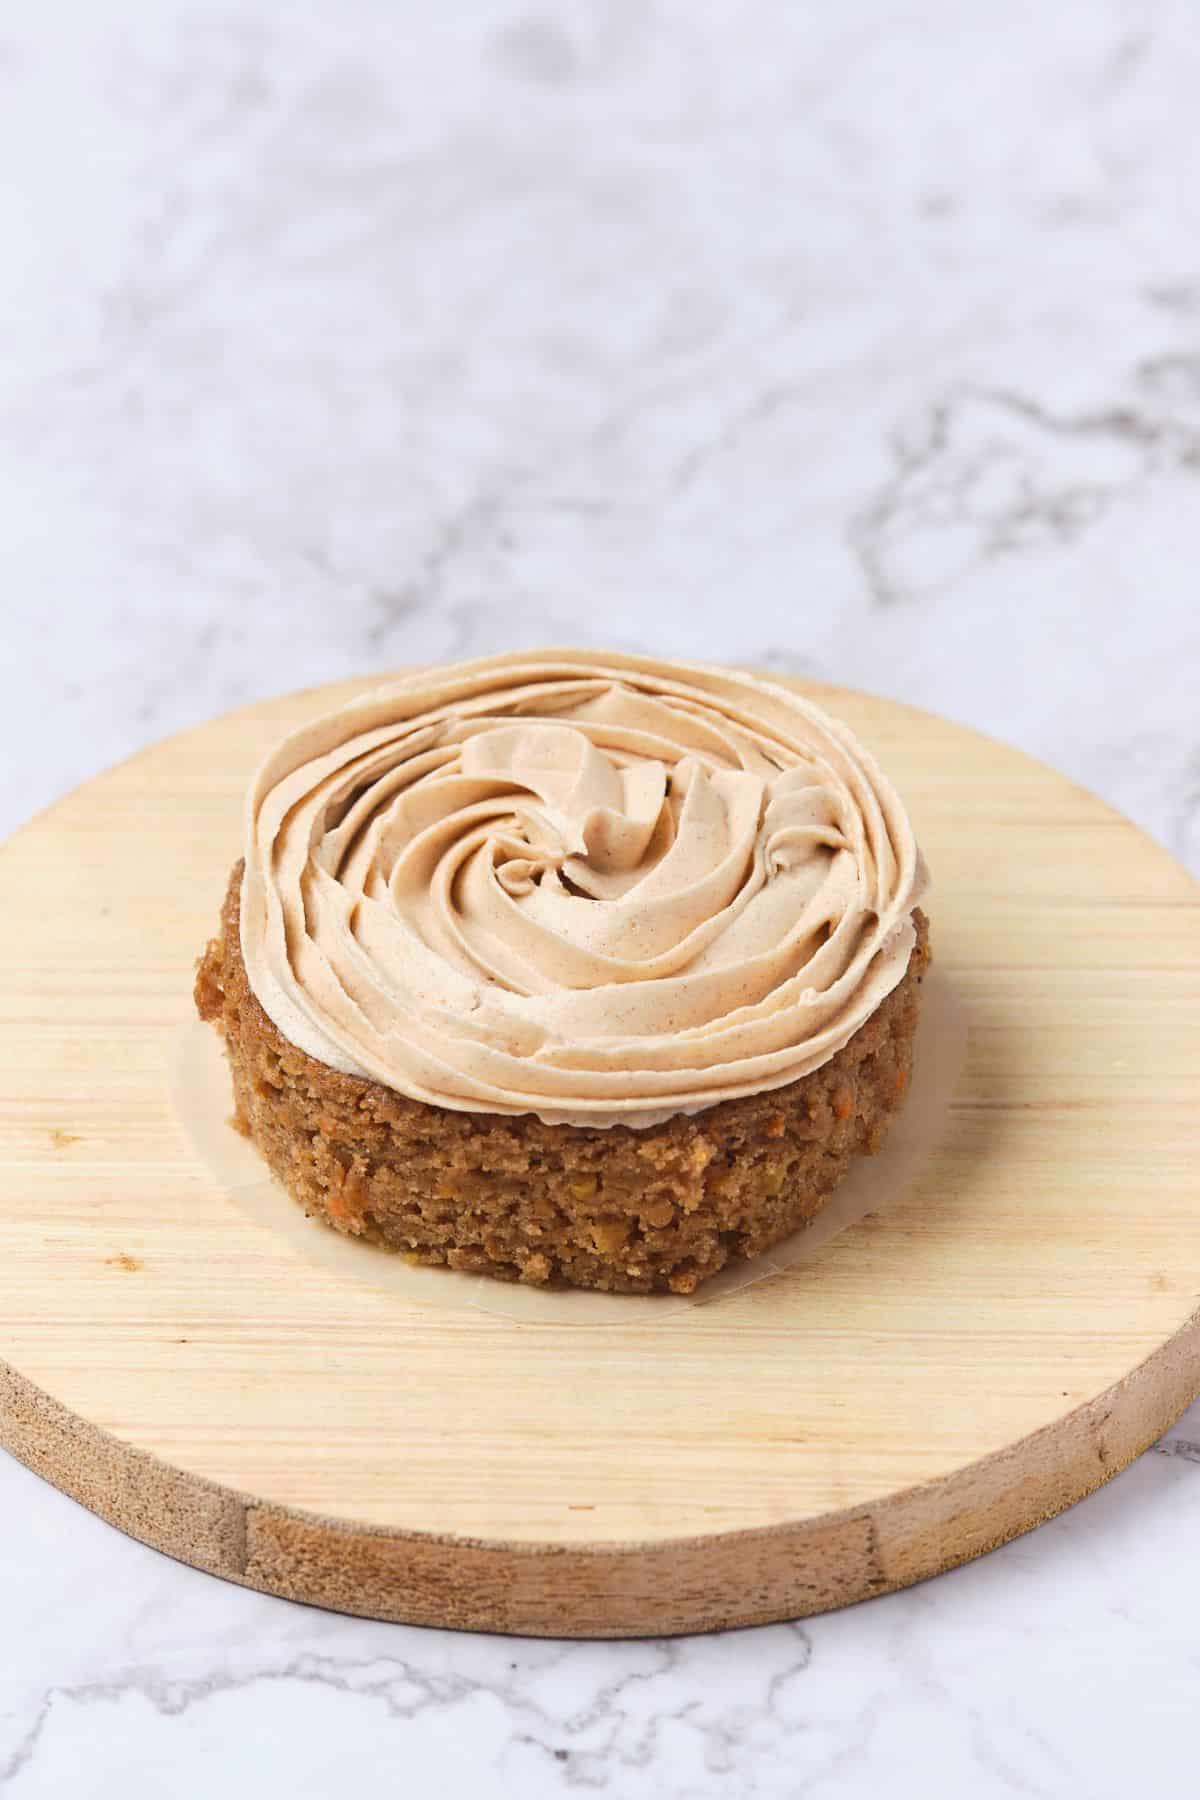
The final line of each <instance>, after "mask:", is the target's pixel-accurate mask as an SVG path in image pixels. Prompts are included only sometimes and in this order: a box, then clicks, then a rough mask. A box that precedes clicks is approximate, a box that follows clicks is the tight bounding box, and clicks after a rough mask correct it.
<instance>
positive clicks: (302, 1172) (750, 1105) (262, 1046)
mask: <svg viewBox="0 0 1200 1800" xmlns="http://www.w3.org/2000/svg"><path fill="white" fill-rule="evenodd" d="M240 893H241V865H240V864H239V865H237V867H235V869H234V871H233V874H232V877H231V879H230V883H229V889H228V892H227V894H226V898H225V903H224V907H223V909H222V914H221V930H220V934H219V935H218V936H217V937H216V938H214V939H213V941H212V942H211V943H210V944H209V946H208V948H207V950H206V951H205V953H204V955H203V957H202V958H201V960H200V964H199V968H198V971H197V976H196V989H195V995H196V1004H197V1007H198V1009H199V1012H200V1016H201V1017H202V1018H203V1019H205V1020H207V1021H210V1022H211V1023H213V1024H214V1025H215V1026H216V1027H217V1029H218V1030H219V1031H220V1032H221V1035H222V1037H223V1040H224V1044H225V1050H226V1054H227V1056H228V1059H229V1063H230V1067H231V1070H232V1074H233V1090H234V1098H235V1103H236V1114H235V1123H236V1124H237V1126H238V1128H239V1129H240V1130H241V1131H243V1132H245V1134H246V1135H247V1136H248V1137H249V1138H250V1139H251V1140H252V1141H253V1142H254V1144H255V1145H256V1146H257V1148H258V1150H259V1151H260V1152H261V1154H262V1155H263V1157H264V1158H265V1159H266V1161H267V1163H268V1164H269V1165H270V1167H271V1169H272V1171H273V1173H274V1174H275V1175H276V1176H277V1177H278V1179H279V1180H280V1181H281V1182H282V1183H283V1185H284V1187H285V1188H286V1189H287V1190H288V1192H289V1193H290V1194H291V1195H292V1197H293V1198H294V1199H295V1200H297V1201H299V1202H300V1204H301V1205H302V1206H303V1207H304V1209H305V1211H306V1212H307V1213H308V1214H310V1215H311V1216H314V1217H316V1218H319V1219H321V1220H323V1221H324V1222H325V1223H326V1224H327V1225H331V1226H333V1227H334V1228H335V1229H336V1230H338V1231H341V1232H345V1233H347V1234H348V1235H350V1236H353V1237H361V1238H366V1239H368V1240H369V1241H370V1242H372V1243H374V1244H377V1245H379V1246H380V1247H382V1248H384V1249H388V1250H392V1251H396V1252H399V1253H400V1254H401V1255H403V1256H405V1257H407V1258H408V1259H409V1260H411V1261H413V1262H416V1263H428V1264H445V1265H447V1266H449V1267H450V1268H452V1269H460V1270H465V1271H468V1272H469V1273H472V1274H479V1275H490V1276H494V1277H498V1278H501V1279H504V1280H511V1281H524V1282H529V1283H533V1284H537V1285H547V1284H551V1285H567V1286H573V1287H585V1288H598V1289H602V1290H605V1291H607V1292H611V1293H631V1294H647V1293H662V1292H671V1293H676V1294H689V1293H691V1292H693V1290H694V1289H695V1288H697V1287H698V1286H699V1284H700V1283H701V1282H702V1281H705V1280H707V1279H708V1278H709V1277H710V1276H712V1275H715V1274H716V1272H717V1271H718V1270H719V1269H721V1268H723V1267H724V1266H725V1265H726V1263H728V1262H730V1261H732V1260H734V1259H740V1258H746V1257H751V1256H756V1255H758V1254H759V1252H761V1251H763V1250H767V1249H769V1248H770V1247H771V1245H772V1244H776V1243H779V1242H780V1240H781V1239H783V1238H785V1237H788V1236H790V1235H791V1233H792V1232H794V1231H795V1230H796V1229H797V1228H798V1227H799V1226H800V1225H803V1224H805V1223H806V1222H808V1221H809V1220H811V1219H813V1218H814V1217H815V1216H816V1214H817V1213H818V1212H819V1211H820V1210H821V1208H822V1206H823V1205H824V1204H825V1202H826V1201H827V1200H828V1198H829V1196H830V1195H831V1194H832V1192H833V1190H834V1189H835V1188H836V1187H837V1185H838V1183H839V1182H840V1181H841V1180H842V1178H843V1176H844V1175H845V1174H846V1173H847V1171H848V1170H849V1168H850V1166H851V1164H852V1162H853V1161H854V1159H855V1157H857V1156H859V1155H862V1154H865V1153H870V1152H873V1151H875V1150H877V1149H878V1148H879V1146H880V1144H881V1142H882V1140H883V1137H884V1134H885V1132H886V1130H887V1127H888V1125H889V1123H890V1122H891V1120H892V1119H893V1118H894V1116H895V1115H896V1113H897V1112H898V1111H899V1109H900V1107H901V1106H902V1105H903V1102H904V1097H905V1094H906V1092H907V1089H908V1085H909V1080H910V1077H911V1073H912V1051H913V1037H914V1034H915V1031H916V1025H917V1016H918V1011H919V1005H920V989H921V982H922V979H923V976H924V972H925V969H926V966H927V964H928V961H929V927H928V921H927V920H926V918H925V916H924V914H923V913H922V912H921V911H920V910H919V909H918V910H917V911H916V912H915V913H914V923H915V925H916V929H917V942H916V945H915V947H914V950H913V953H912V957H911V959H910V962H909V966H908V970H907V972H906V974H905V975H904V977H903V979H902V980H901V982H900V984H899V986H898V987H896V988H895V989H893V991H892V993H891V994H889V995H888V997H887V999H886V1000H884V1002H883V1004H882V1005H881V1006H880V1007H879V1008H878V1009H877V1010H876V1012H875V1013H874V1014H873V1015H872V1016H871V1018H869V1019H868V1020H867V1022H866V1024H865V1025H863V1026H862V1027H861V1028H860V1029H859V1030H858V1031H857V1032H856V1033H855V1035H854V1037H852V1038H851V1039H850V1042H849V1043H848V1044H847V1045H846V1046H845V1047H844V1049H842V1050H841V1051H839V1053H838V1054H837V1055H836V1056H835V1057H833V1058H832V1059H831V1060H830V1061H829V1062H827V1063H825V1064H824V1065H823V1066H822V1067H821V1068H819V1069H816V1070H814V1071H813V1072H812V1073H811V1074H809V1075H805V1076H803V1077H802V1078H801V1079H800V1080H798V1081H794V1082H791V1083H789V1084H788V1085H787V1086H786V1087H781V1088H775V1089H773V1090H771V1091H770V1092H767V1093H762V1094H751V1095H747V1096H744V1097H742V1098H737V1099H732V1100H725V1101H722V1102H720V1103H719V1104H718V1105H716V1106H713V1107H710V1108H709V1109H708V1110H707V1111H705V1112H702V1113H698V1114H696V1115H694V1116H692V1117H686V1116H682V1115H681V1116H678V1117H676V1118H673V1119H670V1120H668V1121H667V1122H666V1123H665V1124H663V1125H659V1126H654V1127H650V1128H649V1129H644V1130H634V1129H632V1128H630V1127H628V1126H624V1125H614V1126H609V1127H588V1126H575V1125H546V1124H543V1123H542V1121H541V1120H540V1119H538V1118H537V1117H536V1116H534V1115H533V1114H523V1115H521V1116H520V1117H508V1116H506V1115H502V1114H494V1113H469V1112H456V1111H454V1110H452V1109H449V1108H443V1107H438V1106H430V1105H427V1104H426V1103H424V1102H423V1101H419V1100H411V1099H408V1098H406V1097H405V1096H404V1095H402V1094H399V1093H396V1092H395V1091H394V1090H392V1089H390V1088H386V1087H383V1086H381V1085H380V1084H379V1083H377V1082H373V1081H366V1080H363V1079H361V1078H360V1077H359V1076H356V1075H347V1074H342V1073H341V1072H339V1071H338V1070H336V1069H331V1068H329V1067H328V1066H327V1065H325V1064H324V1063H320V1062H317V1061H316V1060H315V1059H314V1058H313V1057H311V1056H309V1055H307V1054H306V1052H304V1051H303V1050H300V1049H297V1048H296V1046H295V1045H293V1044H291V1043H289V1042H288V1040H287V1039H286V1038H285V1037H283V1035H282V1034H281V1033H280V1032H279V1031H278V1029H277V1028H276V1027H275V1025H274V1024H273V1023H272V1022H271V1020H270V1019H269V1018H268V1017H267V1015H266V1013H265V1012H264V1011H263V1009H262V1007H261V1006H260V1005H259V1002H258V1000H257V999H256V998H255V996H254V994H253V992H252V991H251V988H250V983H249V980H248V978H247V974H246V968H245V964H244V962H243V960H242V951H241V940H240V933H239V918H238V914H239V901H240Z"/></svg>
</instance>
